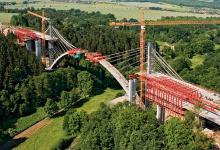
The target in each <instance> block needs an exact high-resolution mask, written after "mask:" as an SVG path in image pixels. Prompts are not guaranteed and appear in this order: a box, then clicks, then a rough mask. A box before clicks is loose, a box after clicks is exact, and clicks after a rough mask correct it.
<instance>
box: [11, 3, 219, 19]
mask: <svg viewBox="0 0 220 150" xmlns="http://www.w3.org/2000/svg"><path fill="white" fill-rule="evenodd" d="M148 4H149V6H151V5H152V3H146V4H145V5H144V6H145V7H146V6H147V5H148ZM7 7H8V8H19V9H22V8H25V7H26V5H23V4H18V5H13V6H7ZM28 7H34V8H55V9H59V10H69V9H71V8H75V9H80V10H83V11H87V12H92V11H100V12H101V13H104V14H108V13H112V14H114V15H115V16H116V17H117V18H118V19H123V18H135V19H139V18H140V9H139V8H138V7H135V6H124V5H117V4H113V3H96V4H79V3H63V2H49V3H48V2H47V1H44V2H39V3H36V4H28ZM166 7H167V8H169V7H170V8H173V7H172V5H168V6H166ZM175 7H177V6H175ZM175 7H174V8H173V9H177V8H175ZM183 9H185V8H183ZM145 14H146V16H145V19H148V20H156V19H160V18H161V17H162V16H196V17H210V16H215V17H220V15H205V14H196V13H189V12H184V11H183V10H182V12H174V11H161V10H148V9H146V10H145Z"/></svg>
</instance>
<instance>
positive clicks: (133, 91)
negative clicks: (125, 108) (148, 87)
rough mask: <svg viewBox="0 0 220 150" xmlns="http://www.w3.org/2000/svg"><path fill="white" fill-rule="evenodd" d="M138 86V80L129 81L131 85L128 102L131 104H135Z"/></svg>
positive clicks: (129, 86)
mask: <svg viewBox="0 0 220 150" xmlns="http://www.w3.org/2000/svg"><path fill="white" fill-rule="evenodd" d="M136 84H137V80H136V79H130V80H129V85H128V89H129V95H128V100H129V102H130V103H132V102H134V100H135V97H136Z"/></svg>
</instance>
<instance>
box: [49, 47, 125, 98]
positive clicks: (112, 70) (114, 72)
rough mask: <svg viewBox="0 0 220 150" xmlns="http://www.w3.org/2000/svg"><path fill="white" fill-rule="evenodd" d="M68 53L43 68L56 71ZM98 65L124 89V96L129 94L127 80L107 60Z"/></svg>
mask: <svg viewBox="0 0 220 150" xmlns="http://www.w3.org/2000/svg"><path fill="white" fill-rule="evenodd" d="M68 55H69V53H68V51H67V52H65V53H63V54H61V55H60V56H59V57H57V59H56V60H55V61H54V62H53V63H52V65H51V66H50V67H47V68H45V69H46V70H48V71H50V70H54V69H56V66H57V65H58V64H59V62H60V61H61V60H62V59H63V58H64V57H66V56H68ZM99 64H100V65H102V66H103V67H104V68H105V69H106V70H108V71H109V72H110V73H111V74H112V76H113V77H114V78H115V79H116V80H117V81H118V83H119V84H120V85H121V87H122V88H123V89H124V91H125V92H126V94H127V95H128V94H129V88H128V85H129V83H128V80H127V79H126V78H125V77H124V76H123V75H122V74H121V73H120V72H119V71H118V70H117V69H116V68H115V67H114V66H113V65H112V64H111V63H109V62H108V61H107V60H105V59H102V60H100V61H99Z"/></svg>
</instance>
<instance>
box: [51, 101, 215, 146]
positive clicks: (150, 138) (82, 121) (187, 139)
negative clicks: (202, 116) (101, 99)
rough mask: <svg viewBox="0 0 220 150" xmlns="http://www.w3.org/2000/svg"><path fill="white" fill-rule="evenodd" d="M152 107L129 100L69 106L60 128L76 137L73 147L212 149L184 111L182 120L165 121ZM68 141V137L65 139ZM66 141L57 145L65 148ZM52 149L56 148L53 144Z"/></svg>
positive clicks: (196, 125) (208, 141) (190, 115)
mask: <svg viewBox="0 0 220 150" xmlns="http://www.w3.org/2000/svg"><path fill="white" fill-rule="evenodd" d="M154 111H155V110H153V109H152V108H148V109H147V110H142V109H140V108H138V107H137V106H135V105H130V104H128V103H124V104H118V105H116V106H114V107H112V108H110V107H108V106H106V105H105V104H101V106H100V109H99V110H98V111H97V112H94V113H92V114H90V115H89V114H86V113H85V112H82V111H75V110H69V111H68V113H67V114H66V115H65V119H64V123H63V128H64V130H65V132H66V134H67V135H69V137H71V136H72V138H76V137H77V136H78V135H79V134H80V136H79V138H78V139H75V142H74V143H73V144H72V146H71V149H74V150H75V149H76V150H94V149H96V150H101V149H109V150H152V149H153V150H171V149H172V150H177V149H178V150H186V149H187V150H208V149H209V150H211V149H213V148H214V147H213V144H212V140H210V139H208V138H207V137H205V136H204V135H203V134H202V133H201V130H200V129H201V128H200V127H199V126H200V125H199V123H198V122H196V121H193V120H194V119H193V115H192V114H190V113H189V114H187V116H186V119H185V121H181V120H180V119H177V118H173V119H170V120H168V121H167V122H166V123H165V124H164V125H162V124H160V123H159V122H158V120H157V119H156V118H155V112H154ZM195 128H196V131H193V129H195ZM66 141H68V140H66ZM66 145H68V142H63V141H61V143H60V145H59V146H58V147H59V148H60V149H64V148H65V146H66ZM54 149H56V148H55V147H54Z"/></svg>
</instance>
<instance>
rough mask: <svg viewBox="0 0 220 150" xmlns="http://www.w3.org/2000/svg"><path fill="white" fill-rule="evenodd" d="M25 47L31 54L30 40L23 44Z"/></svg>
mask: <svg viewBox="0 0 220 150" xmlns="http://www.w3.org/2000/svg"><path fill="white" fill-rule="evenodd" d="M25 45H26V49H27V50H28V51H30V52H31V51H32V45H31V40H27V41H26V42H25Z"/></svg>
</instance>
